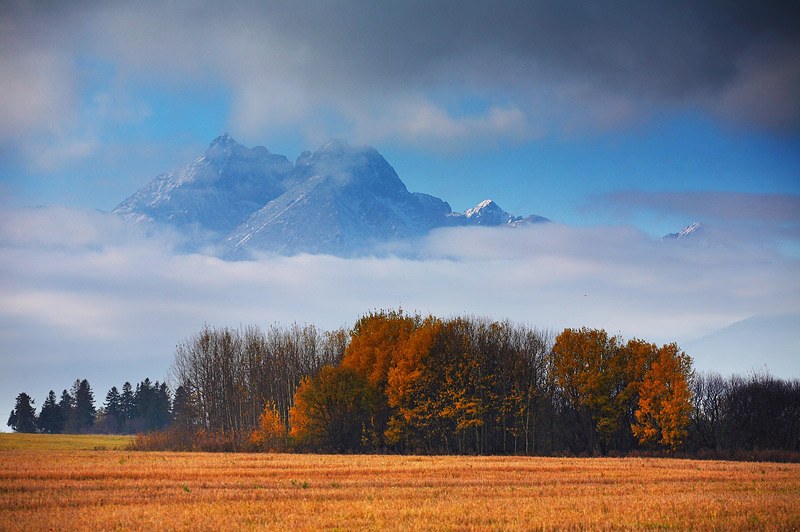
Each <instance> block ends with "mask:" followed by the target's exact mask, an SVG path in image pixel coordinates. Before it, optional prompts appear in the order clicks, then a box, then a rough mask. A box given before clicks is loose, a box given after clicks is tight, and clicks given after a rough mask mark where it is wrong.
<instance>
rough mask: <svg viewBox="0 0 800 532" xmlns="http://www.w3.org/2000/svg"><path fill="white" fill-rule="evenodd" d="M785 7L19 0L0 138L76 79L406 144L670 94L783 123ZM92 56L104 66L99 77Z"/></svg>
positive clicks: (518, 127)
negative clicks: (199, 94)
mask: <svg viewBox="0 0 800 532" xmlns="http://www.w3.org/2000/svg"><path fill="white" fill-rule="evenodd" d="M37 6H38V7H37ZM797 15H798V13H797V7H795V6H792V5H791V4H789V3H785V2H766V3H765V2H738V3H736V4H730V3H729V2H721V1H719V2H717V1H711V2H703V3H700V4H698V3H697V2H690V1H688V0H687V1H679V2H672V3H670V4H669V5H663V6H661V5H656V4H649V3H636V2H623V3H618V4H614V5H612V6H603V7H602V8H600V7H593V6H588V5H586V3H585V2H571V1H570V2H560V3H556V4H549V3H520V2H500V3H491V4H487V3H485V2H477V1H476V2H471V1H468V2H455V1H439V2H419V1H411V2H402V3H390V4H387V3H385V2H376V3H364V2H346V1H333V2H317V1H313V0H308V1H299V2H298V1H294V2H285V1H274V2H248V1H241V2H236V3H232V4H231V3H226V4H209V3H207V2H181V3H171V4H167V5H164V4H163V3H158V4H156V3H150V2H137V3H135V4H130V3H119V2H111V3H103V4H100V3H94V2H84V3H81V2H70V3H68V4H58V5H48V4H33V7H30V6H27V5H26V4H23V3H18V4H14V5H13V6H12V7H11V8H9V9H8V11H7V12H6V13H5V14H4V19H5V23H4V25H3V34H4V37H3V38H2V40H1V41H0V67H1V68H2V73H3V76H2V77H0V79H2V80H3V81H2V82H0V96H2V97H0V102H2V103H0V105H2V106H3V107H2V110H3V116H4V117H7V119H6V120H4V121H3V124H2V125H0V136H2V137H5V138H9V137H13V136H14V135H15V132H19V131H27V132H32V131H40V130H48V129H49V128H51V127H52V125H53V124H61V125H62V126H63V125H65V124H70V123H73V122H74V121H75V120H76V116H77V115H78V114H80V113H85V112H88V111H87V110H86V109H84V107H85V105H84V101H85V100H86V98H85V97H81V98H79V96H78V92H77V91H78V88H79V87H82V88H84V89H85V90H89V91H92V90H95V91H97V92H108V91H109V90H117V89H118V88H119V87H132V86H137V85H138V86H139V87H140V88H141V87H146V88H148V89H149V90H152V88H154V87H156V88H158V89H164V90H171V91H176V90H177V91H180V90H185V89H187V88H188V87H193V88H197V87H202V86H206V85H208V86H213V87H215V88H216V87H223V88H224V90H225V91H226V92H228V93H229V94H230V97H231V115H230V120H231V122H232V123H233V124H234V125H235V126H237V127H239V128H241V129H242V130H243V131H246V132H247V133H248V134H253V135H255V134H258V133H261V132H264V131H267V130H269V129H270V128H275V127H279V126H281V125H295V126H298V127H300V128H302V129H306V130H310V131H319V130H324V131H327V132H328V133H329V134H338V135H342V134H343V133H348V132H353V133H363V134H365V135H366V134H374V135H376V136H381V135H383V136H388V135H394V137H392V138H393V139H394V140H397V141H400V142H410V143H412V144H413V143H421V142H423V141H425V140H427V139H434V140H441V141H443V142H444V143H445V144H447V143H450V144H452V145H457V144H459V143H467V144H469V143H474V142H476V139H481V138H485V137H486V136H488V135H491V134H492V132H494V133H496V134H499V135H500V136H505V137H508V138H509V140H512V141H513V140H514V139H516V140H518V141H520V140H522V141H524V140H527V139H528V138H530V135H531V131H535V132H536V133H537V134H540V133H541V132H547V133H556V134H559V133H564V132H566V133H571V132H575V131H582V130H585V129H587V128H588V129H592V130H594V129H604V128H613V127H617V126H618V125H619V124H620V123H626V122H630V121H632V120H641V119H643V117H647V116H648V115H650V114H653V113H658V112H661V111H663V110H664V109H674V108H675V107H685V108H697V107H699V108H703V109H705V110H706V111H707V112H708V113H712V114H715V115H717V116H719V117H721V118H723V119H724V120H727V121H729V122H734V123H739V124H742V125H744V126H758V127H763V128H767V129H770V130H777V131H784V132H785V131H789V132H791V131H797V127H798V125H799V124H800V114H798V113H800V111H798V108H797V105H796V94H797V92H798V67H797V65H798V64H800V37H798V36H800V28H798V24H800V23H798V22H797V21H798V20H800V16H797ZM94 63H99V64H102V65H106V66H107V70H108V72H107V73H105V75H106V77H110V79H106V80H105V81H103V82H102V83H101V85H103V86H100V87H98V86H97V83H96V82H97V79H96V78H97V75H96V74H97V72H96V69H93V68H91V67H87V65H92V64H94ZM101 77H102V76H101ZM441 94H448V98H450V99H451V104H449V105H445V104H443V103H442V102H441V101H440V98H439V96H438V95H441ZM91 98H92V95H91V94H90V95H89V100H91ZM140 103H141V102H139V103H137V104H136V105H139V104H140ZM475 104H477V108H478V110H477V111H475V112H473V113H472V114H468V115H463V114H461V113H455V112H453V111H452V109H454V108H460V107H461V106H463V105H467V106H470V107H472V108H473V109H474V108H475V107H476V105H475ZM409 106H410V113H409V114H405V113H403V112H402V110H403V109H404V107H406V108H409ZM387 109H388V110H389V113H388V115H384V112H385V111H386V110H387ZM393 110H397V111H396V112H392V111H393ZM371 123H377V126H376V127H375V128H374V129H373V128H370V127H369V125H370V124H371ZM342 130H344V131H342Z"/></svg>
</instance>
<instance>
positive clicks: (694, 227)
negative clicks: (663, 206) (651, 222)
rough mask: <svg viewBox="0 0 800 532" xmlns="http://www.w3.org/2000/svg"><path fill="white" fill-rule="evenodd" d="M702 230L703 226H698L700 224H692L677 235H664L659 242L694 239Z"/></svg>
mask: <svg viewBox="0 0 800 532" xmlns="http://www.w3.org/2000/svg"><path fill="white" fill-rule="evenodd" d="M702 230H703V226H702V225H701V224H700V222H694V223H692V224H690V225H687V226H686V227H684V228H683V229H681V230H680V231H679V232H677V233H669V234H666V235H664V236H663V237H662V238H661V240H680V239H683V238H689V237H694V236H697V235H699V234H700V233H701V232H702Z"/></svg>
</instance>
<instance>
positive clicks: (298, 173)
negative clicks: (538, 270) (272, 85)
mask: <svg viewBox="0 0 800 532" xmlns="http://www.w3.org/2000/svg"><path fill="white" fill-rule="evenodd" d="M114 212H115V213H117V214H120V215H121V216H123V217H125V218H126V219H127V220H129V221H130V222H132V223H135V224H141V225H145V226H146V227H148V228H154V229H156V228H158V227H161V226H166V227H170V228H172V229H176V230H178V231H179V232H180V233H181V234H183V235H185V236H186V238H187V245H186V247H187V249H190V250H199V249H209V247H214V248H216V250H217V253H218V254H219V255H220V256H222V257H224V258H227V259H247V258H250V257H253V256H256V255H258V254H261V253H273V254H285V255H291V254H296V253H329V254H334V255H345V256H346V255H354V254H366V253H370V252H371V250H373V249H375V247H376V246H380V245H381V244H383V243H386V242H387V241H390V240H395V239H405V238H412V237H419V236H423V235H425V234H427V232H429V231H430V230H432V229H435V228H438V227H448V226H463V225H484V226H502V225H506V226H512V227H513V226H517V225H521V224H525V223H531V222H540V221H547V220H546V219H545V218H542V217H538V216H530V217H528V218H520V217H514V216H512V215H510V214H508V213H507V212H505V211H503V209H501V208H500V207H499V206H498V205H497V204H496V203H495V202H493V201H491V200H486V201H484V202H481V203H480V204H479V205H477V206H476V207H474V208H473V209H469V210H468V211H466V212H465V213H454V212H452V210H451V208H450V205H449V204H448V203H447V202H445V201H442V200H441V199H439V198H436V197H434V196H430V195H428V194H422V193H418V192H417V193H412V192H409V191H408V189H407V188H406V186H405V184H404V183H403V181H402V180H401V179H400V177H399V176H398V175H397V173H396V172H395V171H394V168H392V166H391V165H390V164H389V163H388V162H387V161H386V159H384V158H383V156H382V155H381V154H380V153H378V152H377V150H375V149H374V148H371V147H369V146H358V147H353V146H351V145H350V144H348V143H347V142H345V141H344V140H341V139H331V140H330V141H328V142H327V143H325V144H324V145H322V146H321V147H320V148H319V149H318V150H317V151H315V152H311V151H304V152H302V153H301V154H300V156H298V158H297V160H296V162H295V164H292V163H291V162H290V161H289V160H288V159H287V158H286V157H284V156H283V155H275V154H272V153H270V152H269V150H267V149H266V148H265V147H263V146H256V147H254V148H247V147H245V146H243V145H241V144H239V143H238V142H236V140H234V139H233V137H231V135H230V134H229V133H225V134H223V135H220V136H219V137H217V138H216V139H214V141H213V142H212V143H211V144H210V145H209V147H208V149H207V150H206V151H205V153H204V154H203V155H201V156H199V157H197V158H196V159H195V160H194V161H192V162H190V163H187V164H186V165H184V166H181V167H180V168H178V169H177V170H174V171H172V172H169V173H166V174H162V175H160V176H158V177H156V178H155V179H154V180H153V181H151V182H150V183H148V184H147V185H145V186H144V187H142V188H141V189H140V190H139V191H137V192H136V193H135V194H134V195H132V196H131V197H130V198H128V199H127V200H125V201H123V202H122V203H120V204H119V205H118V206H117V207H116V208H115V209H114Z"/></svg>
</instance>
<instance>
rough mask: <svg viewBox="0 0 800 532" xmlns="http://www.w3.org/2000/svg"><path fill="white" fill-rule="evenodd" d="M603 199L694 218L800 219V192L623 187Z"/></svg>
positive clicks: (788, 221)
mask: <svg viewBox="0 0 800 532" xmlns="http://www.w3.org/2000/svg"><path fill="white" fill-rule="evenodd" d="M602 199H603V201H604V202H606V203H608V204H610V205H611V206H613V207H617V208H622V209H646V210H651V211H658V212H663V213H670V214H672V213H677V214H683V215H686V216H688V217H690V218H694V219H704V220H745V221H756V222H771V223H792V224H797V223H798V222H800V195H798V194H767V193H750V192H727V191H720V190H709V191H645V190H623V191H615V192H610V193H608V194H606V195H604V196H603V198H602Z"/></svg>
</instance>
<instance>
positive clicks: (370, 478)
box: [0, 445, 800, 531]
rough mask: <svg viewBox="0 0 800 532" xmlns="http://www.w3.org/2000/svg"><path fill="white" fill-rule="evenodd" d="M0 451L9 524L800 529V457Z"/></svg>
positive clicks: (3, 513)
mask: <svg viewBox="0 0 800 532" xmlns="http://www.w3.org/2000/svg"><path fill="white" fill-rule="evenodd" d="M29 447H30V448H16V449H15V448H13V446H5V447H4V449H3V450H0V528H1V529H2V530H93V531H94V530H147V531H154V530H282V531H283V530H286V531H293V530H414V531H416V530H565V529H575V530H578V529H584V530H676V529H677V530H798V529H800V465H799V464H774V463H742V462H710V461H708V462H706V461H690V460H668V459H639V458H625V459H614V458H597V459H594V458H592V459H587V458H569V459H566V458H525V457H453V456H447V457H422V456H379V455H377V456H374V455H366V456H363V455H354V456H340V455H337V456H331V455H293V454H207V453H171V452H129V451H120V450H74V449H71V450H66V449H65V450H57V449H53V445H50V446H48V447H47V448H44V449H43V448H41V447H39V448H37V446H29Z"/></svg>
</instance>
